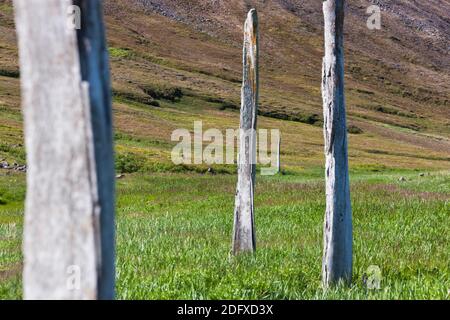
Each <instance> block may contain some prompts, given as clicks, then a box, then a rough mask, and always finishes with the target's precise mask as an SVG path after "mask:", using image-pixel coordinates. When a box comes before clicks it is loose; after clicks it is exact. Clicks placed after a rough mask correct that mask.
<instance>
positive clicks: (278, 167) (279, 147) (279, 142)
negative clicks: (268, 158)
mask: <svg viewBox="0 0 450 320" xmlns="http://www.w3.org/2000/svg"><path fill="white" fill-rule="evenodd" d="M280 153H281V135H279V136H278V148H277V173H280V172H281V162H280Z"/></svg>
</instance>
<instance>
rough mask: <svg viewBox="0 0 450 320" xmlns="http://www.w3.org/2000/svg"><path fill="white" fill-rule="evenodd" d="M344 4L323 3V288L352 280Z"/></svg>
mask: <svg viewBox="0 0 450 320" xmlns="http://www.w3.org/2000/svg"><path fill="white" fill-rule="evenodd" d="M344 2H345V1H344V0H326V1H324V2H323V14H324V22H325V57H324V59H323V71H322V72H323V78H322V97H323V114H324V139H325V179H326V212H325V222H324V252H323V265H322V278H323V284H324V286H325V287H328V286H330V285H332V284H335V283H338V282H345V283H349V282H350V281H351V278H352V209H351V203H350V186H349V174H348V155H347V125H346V115H345V112H346V111H345V95H344V49H343V40H344V39H343V34H344V30H343V28H344Z"/></svg>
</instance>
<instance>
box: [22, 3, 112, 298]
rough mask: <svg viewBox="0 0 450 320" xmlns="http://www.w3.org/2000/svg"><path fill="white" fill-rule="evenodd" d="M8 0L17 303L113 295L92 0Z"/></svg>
mask: <svg viewBox="0 0 450 320" xmlns="http://www.w3.org/2000/svg"><path fill="white" fill-rule="evenodd" d="M72 4H73V3H72V1H71V0H47V1H45V2H44V3H43V2H42V1H40V0H14V7H15V14H16V26H17V34H18V40H19V54H20V67H21V87H22V106H23V113H24V122H25V141H26V148H27V164H28V173H27V197H26V204H25V226H24V243H23V249H24V273H23V286H24V298H25V299H112V298H114V278H115V276H114V162H113V147H112V120H111V101H110V84H109V66H108V58H107V51H106V45H105V37H104V26H103V20H102V10H101V1H99V0H82V1H77V2H76V3H75V4H77V5H79V6H80V8H81V12H82V17H81V18H82V29H81V30H80V31H79V34H78V36H77V33H76V31H75V30H74V29H73V28H69V27H68V23H67V19H68V15H67V11H68V8H69V7H70V6H71V5H72Z"/></svg>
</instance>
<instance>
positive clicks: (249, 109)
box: [233, 9, 258, 254]
mask: <svg viewBox="0 0 450 320" xmlns="http://www.w3.org/2000/svg"><path fill="white" fill-rule="evenodd" d="M243 64H244V65H243V83H242V91H241V100H242V101H241V119H240V138H239V160H238V183H237V190H236V202H235V210H234V228H233V229H234V230H233V253H234V254H237V253H239V252H245V251H250V252H251V251H254V250H255V249H256V238H255V221H254V220H255V217H254V210H253V195H254V188H255V176H256V115H257V108H258V16H257V12H256V10H255V9H252V10H250V12H249V13H248V16H247V20H246V22H245V26H244V49H243Z"/></svg>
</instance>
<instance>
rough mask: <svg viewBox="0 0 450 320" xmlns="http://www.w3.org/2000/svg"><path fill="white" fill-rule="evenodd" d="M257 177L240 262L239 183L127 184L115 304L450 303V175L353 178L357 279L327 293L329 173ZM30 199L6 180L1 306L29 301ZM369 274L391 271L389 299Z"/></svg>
mask: <svg viewBox="0 0 450 320" xmlns="http://www.w3.org/2000/svg"><path fill="white" fill-rule="evenodd" d="M400 175H401V176H403V177H405V178H406V179H407V181H405V182H400V181H399V180H398V179H399V177H400ZM257 179H258V182H257V193H256V203H255V206H256V228H257V247H258V248H257V252H256V254H255V255H253V256H252V255H244V256H240V257H237V258H235V257H232V256H231V255H230V254H229V251H230V246H231V228H232V220H233V201H234V200H233V199H234V188H235V176H234V175H211V174H197V173H192V174H186V173H181V174H180V173H151V174H150V173H135V174H131V175H126V176H125V177H124V178H123V179H120V180H118V183H117V298H119V299H449V298H450V296H449V290H450V265H449V252H450V225H449V212H450V204H449V200H450V197H449V194H450V174H449V173H448V172H433V173H431V174H426V175H425V176H419V174H418V172H416V171H411V172H405V171H403V172H401V174H400V173H392V172H391V173H367V174H364V173H353V174H352V175H351V180H352V189H351V191H352V202H353V217H354V277H353V282H352V285H351V287H350V288H345V287H338V288H336V289H333V290H329V291H326V292H325V291H324V290H323V289H322V288H321V282H320V274H321V254H322V221H323V214H324V194H323V189H324V188H323V180H322V178H321V176H320V174H318V173H316V172H310V173H309V174H306V173H305V174H304V175H284V176H273V177H259V176H258V177H257ZM24 194H25V179H24V175H23V174H18V173H12V174H5V173H4V172H1V178H0V196H1V204H0V299H19V298H21V266H22V262H21V261H22V260H21V259H22V257H21V250H20V248H21V235H22V221H23V198H24ZM371 265H376V266H378V267H379V268H380V269H381V271H382V280H381V289H380V290H368V289H367V287H366V285H365V284H364V282H363V278H364V274H365V273H366V271H367V269H368V268H369V266H371Z"/></svg>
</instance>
